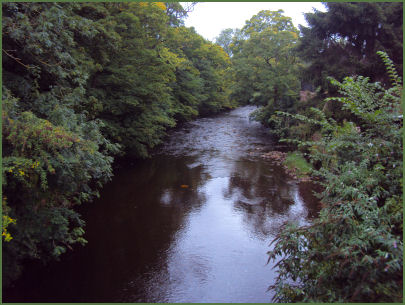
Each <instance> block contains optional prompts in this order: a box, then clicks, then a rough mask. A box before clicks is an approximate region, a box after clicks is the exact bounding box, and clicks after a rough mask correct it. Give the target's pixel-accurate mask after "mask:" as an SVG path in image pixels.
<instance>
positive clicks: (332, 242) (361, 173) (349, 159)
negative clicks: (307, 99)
mask: <svg viewBox="0 0 405 305" xmlns="http://www.w3.org/2000/svg"><path fill="white" fill-rule="evenodd" d="M381 55H382V57H383V58H384V60H385V62H386V64H387V69H388V70H389V71H390V73H391V78H393V79H394V80H395V81H393V86H391V87H390V88H389V89H384V88H383V87H382V86H381V85H380V84H379V83H369V80H368V79H367V78H364V77H357V78H350V77H348V78H345V80H344V81H343V82H342V83H340V82H337V81H333V82H334V84H335V85H337V86H338V88H339V92H340V94H341V95H342V96H343V97H339V98H333V99H334V100H339V101H340V102H341V103H343V105H344V107H345V109H347V110H349V111H350V112H351V113H352V114H353V115H354V117H355V118H356V120H355V121H356V122H345V123H343V124H338V123H337V122H336V121H333V120H331V119H327V118H326V116H325V115H324V114H323V113H322V112H321V111H320V110H316V109H314V111H315V112H317V114H318V116H319V118H320V119H318V120H314V119H309V118H307V117H304V116H294V115H293V117H295V118H296V119H299V120H304V121H306V122H307V123H311V124H317V125H318V126H320V128H321V131H322V137H321V138H320V139H319V140H317V141H307V142H300V145H301V146H305V147H307V148H308V149H309V150H310V152H311V154H310V157H311V161H312V162H313V163H314V164H320V169H319V170H317V171H314V173H315V175H316V176H318V178H319V179H320V181H321V183H322V185H323V187H324V190H323V191H322V193H321V194H320V198H321V201H322V204H323V208H322V210H321V212H320V215H319V218H318V219H317V220H315V221H314V222H313V224H312V225H310V226H307V227H301V228H297V227H295V226H293V225H288V226H287V227H285V228H284V229H283V230H282V232H281V233H280V234H279V236H278V237H277V238H276V239H275V241H274V242H275V246H274V248H273V250H272V251H270V252H269V255H270V257H269V259H273V260H278V263H277V266H278V277H277V279H276V282H275V283H274V284H273V285H272V286H271V288H273V289H275V290H276V295H275V300H277V301H281V302H302V301H304V302H307V301H311V302H312V301H316V302H402V268H403V262H402V257H403V256H402V253H403V240H402V234H403V226H402V223H403V215H402V200H403V198H402V178H403V177H402V166H403V164H402V159H403V154H402V116H401V117H399V111H400V103H401V93H402V86H401V82H400V79H399V77H398V75H397V74H396V72H395V71H394V70H390V67H391V66H390V61H389V59H388V58H387V55H386V54H381ZM284 115H287V114H284ZM295 141H297V140H295Z"/></svg>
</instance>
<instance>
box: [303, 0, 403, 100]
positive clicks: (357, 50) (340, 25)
mask: <svg viewBox="0 0 405 305" xmlns="http://www.w3.org/2000/svg"><path fill="white" fill-rule="evenodd" d="M402 5H403V4H402V2H396V3H395V2H391V3H376V2H374V3H369V2H358V3H355V2H350V3H349V2H342V3H333V2H329V3H325V6H326V8H327V9H328V10H327V12H320V11H315V12H314V13H306V14H305V18H306V20H307V22H308V24H309V26H308V27H303V26H301V27H300V31H301V33H302V39H301V42H300V45H299V47H298V51H299V53H300V56H302V58H303V59H304V61H305V62H306V68H305V70H304V76H305V78H304V79H305V80H306V81H309V82H312V83H313V84H314V85H315V86H321V87H322V91H329V93H332V94H334V90H335V89H334V87H333V86H331V85H330V84H329V82H328V80H327V77H328V76H332V77H334V78H336V79H338V80H341V79H342V78H343V77H344V76H348V75H368V76H369V77H370V78H371V79H372V80H373V81H384V82H386V81H387V78H385V77H384V76H385V74H384V65H382V63H381V61H380V60H379V58H378V56H377V55H376V52H377V51H378V50H382V51H385V52H386V53H388V55H389V56H390V58H392V59H393V60H394V62H395V65H396V68H397V69H398V70H397V71H400V73H401V74H402V58H403V55H402V52H403V51H402V27H403V26H402V24H403V21H402Z"/></svg>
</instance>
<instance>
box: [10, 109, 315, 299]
mask: <svg viewBox="0 0 405 305" xmlns="http://www.w3.org/2000/svg"><path fill="white" fill-rule="evenodd" d="M253 110H254V108H253V107H242V108H239V109H236V110H233V111H231V112H229V113H226V114H221V115H219V116H215V117H211V118H203V119H199V120H197V121H195V122H192V123H188V124H186V125H185V126H183V127H182V128H180V129H178V130H176V131H173V132H172V133H171V135H170V138H169V142H168V143H167V144H166V145H164V146H163V147H162V148H161V149H160V150H159V151H158V152H157V153H156V155H155V156H154V157H153V158H152V159H150V160H147V161H142V162H139V163H138V164H134V165H131V166H126V167H123V168H121V169H120V170H118V171H117V172H116V173H115V177H114V179H113V181H112V182H110V183H109V184H108V185H106V186H105V188H104V189H103V191H102V193H101V199H100V200H97V201H96V202H93V203H91V204H89V205H87V207H86V209H85V210H84V211H83V217H84V219H86V222H87V226H86V239H87V240H88V241H89V243H88V245H87V246H86V247H77V248H76V249H75V250H74V251H71V252H70V253H68V254H65V255H64V256H63V257H62V260H61V261H60V262H57V263H51V264H49V265H47V266H43V265H40V264H38V265H33V266H31V267H30V268H28V269H27V272H26V273H25V274H24V276H23V277H22V278H21V280H20V281H18V282H17V283H16V286H15V288H13V289H9V290H6V291H4V292H3V301H6V302H16V301H18V302H244V303H247V302H269V301H270V300H271V297H272V292H271V291H269V292H268V291H267V287H268V286H269V285H270V284H271V283H272V281H273V279H274V277H275V272H274V270H272V266H271V264H269V265H266V262H267V258H268V257H267V254H266V253H267V251H269V250H270V248H269V246H268V245H269V243H270V242H271V241H272V239H273V238H274V237H275V235H276V234H277V232H279V229H280V226H281V225H282V224H283V223H284V222H285V221H287V220H290V221H293V222H296V223H300V224H306V223H308V221H310V220H311V218H313V217H316V214H317V211H318V205H317V200H316V199H315V197H314V196H313V195H312V188H313V186H312V185H311V184H309V183H301V184H298V183H296V182H294V181H293V180H291V179H290V178H289V177H288V176H286V174H285V173H284V172H283V170H282V169H281V168H280V167H278V166H276V165H274V164H272V163H271V162H270V161H265V160H262V159H261V158H260V154H261V153H262V151H266V150H273V149H275V148H276V147H272V144H271V139H270V138H269V136H268V135H267V133H266V131H265V129H264V128H262V127H261V126H260V125H259V124H258V123H256V122H250V121H249V118H248V115H249V113H250V112H252V111H253ZM182 185H183V187H182ZM185 186H187V187H185Z"/></svg>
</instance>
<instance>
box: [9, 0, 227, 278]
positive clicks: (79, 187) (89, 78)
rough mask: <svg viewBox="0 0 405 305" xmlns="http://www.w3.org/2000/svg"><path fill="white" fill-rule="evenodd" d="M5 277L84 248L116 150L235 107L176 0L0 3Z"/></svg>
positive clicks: (221, 57) (217, 54) (221, 72)
mask: <svg viewBox="0 0 405 305" xmlns="http://www.w3.org/2000/svg"><path fill="white" fill-rule="evenodd" d="M2 9H3V20H2V31H3V32H2V33H3V50H2V52H3V87H2V89H3V91H2V92H3V95H2V99H3V103H2V105H3V112H2V121H3V126H2V127H3V133H2V135H3V166H2V178H3V179H2V183H3V184H2V186H3V201H2V202H3V205H2V206H3V280H4V281H3V283H6V284H7V283H9V282H10V281H11V280H12V279H14V278H16V277H17V276H18V274H19V273H20V269H21V263H22V261H24V260H27V259H41V260H43V261H47V260H49V259H51V258H57V257H59V256H60V255H61V254H62V253H64V252H65V251H66V250H67V249H71V248H72V246H73V245H74V244H78V243H80V244H84V243H86V241H85V239H84V238H83V234H84V230H83V228H84V224H85V222H84V220H83V219H81V217H80V215H79V214H78V213H77V212H76V211H75V206H77V205H79V204H81V203H83V202H88V201H91V200H92V199H93V198H94V197H97V196H98V190H99V189H100V188H101V187H102V185H103V184H104V183H105V182H107V181H108V180H109V179H111V177H112V164H113V160H114V158H115V157H117V156H122V155H124V154H126V155H128V156H131V157H132V158H141V157H147V156H148V154H149V151H150V149H152V148H153V147H155V146H156V145H158V144H159V143H161V142H162V139H163V138H164V136H165V132H166V130H167V129H168V128H171V127H173V126H175V125H176V124H178V123H179V122H182V121H186V120H190V119H193V118H195V117H197V116H198V115H201V114H204V115H206V114H211V113H216V112H219V111H221V110H223V109H227V108H231V107H233V106H234V105H233V104H231V103H230V102H229V99H228V95H229V88H228V83H227V77H226V75H225V74H226V71H227V69H229V66H230V60H229V57H228V55H227V54H226V53H225V52H224V51H223V50H222V48H221V47H219V46H218V45H216V44H213V43H211V42H209V41H207V40H205V39H203V38H202V37H201V36H200V35H198V34H197V33H196V32H195V31H194V29H193V28H186V27H185V26H184V25H183V19H184V17H185V16H186V15H187V11H186V10H185V9H183V8H182V7H181V5H180V4H178V3H167V4H164V3H141V2H137V3H136V2H125V3H124V2H122V3H3V4H2Z"/></svg>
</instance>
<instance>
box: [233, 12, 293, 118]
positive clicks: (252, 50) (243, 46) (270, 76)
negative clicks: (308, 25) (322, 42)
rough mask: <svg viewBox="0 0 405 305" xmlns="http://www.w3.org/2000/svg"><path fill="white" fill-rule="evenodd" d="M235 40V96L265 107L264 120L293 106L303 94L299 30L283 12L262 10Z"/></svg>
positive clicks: (244, 101)
mask: <svg viewBox="0 0 405 305" xmlns="http://www.w3.org/2000/svg"><path fill="white" fill-rule="evenodd" d="M236 37H237V36H235V38H234V42H233V44H232V46H233V54H234V55H233V58H232V60H233V63H234V68H233V69H234V73H235V76H236V77H237V78H236V80H235V84H234V91H233V97H234V98H235V99H237V100H238V101H239V102H240V103H253V104H256V105H260V106H264V107H265V109H263V110H262V111H261V113H262V114H261V120H262V121H263V122H267V120H268V118H269V116H271V114H272V113H273V112H274V111H275V110H282V109H283V110H286V109H289V108H290V107H292V106H293V104H294V101H295V100H296V97H297V96H298V91H299V85H300V84H299V79H298V59H297V56H296V54H295V53H294V47H295V45H296V43H297V41H298V31H297V29H296V28H295V27H294V26H293V24H292V21H291V18H290V17H285V16H284V15H283V11H282V10H279V11H276V12H273V11H261V12H259V14H257V15H255V16H253V17H252V18H251V19H250V20H248V21H247V22H246V25H245V26H244V27H243V28H242V30H241V33H240V34H239V37H241V38H242V39H240V40H239V41H238V40H237V39H238V38H236Z"/></svg>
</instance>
